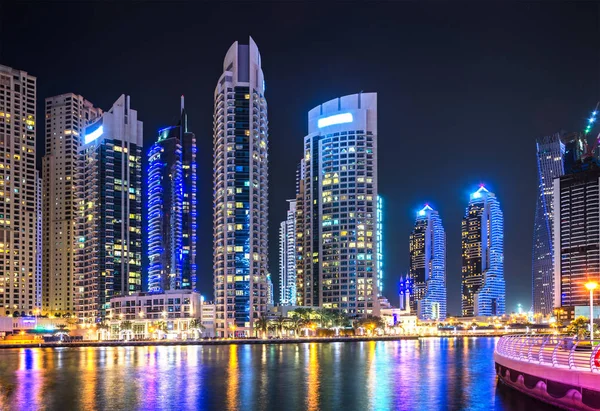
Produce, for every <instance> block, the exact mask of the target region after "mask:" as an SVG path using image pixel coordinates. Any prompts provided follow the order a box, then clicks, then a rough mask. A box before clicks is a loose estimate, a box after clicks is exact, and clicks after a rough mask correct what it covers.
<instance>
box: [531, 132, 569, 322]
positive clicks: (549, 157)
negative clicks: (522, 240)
mask: <svg viewBox="0 0 600 411" xmlns="http://www.w3.org/2000/svg"><path fill="white" fill-rule="evenodd" d="M536 146H537V166H538V179H539V182H538V187H539V188H538V197H537V202H536V208H535V221H534V227H533V264H532V267H533V309H534V312H535V313H542V314H543V315H547V314H551V313H552V309H553V308H554V305H553V303H554V281H553V278H554V265H553V259H554V253H553V241H552V229H553V219H554V203H553V197H554V183H553V180H554V179H555V178H558V177H560V176H562V175H563V173H564V160H563V156H564V154H565V145H564V144H563V143H562V142H561V138H560V134H555V135H553V136H548V137H544V138H543V139H539V140H538V141H537V142H536Z"/></svg>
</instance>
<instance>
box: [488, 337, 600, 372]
mask: <svg viewBox="0 0 600 411" xmlns="http://www.w3.org/2000/svg"><path fill="white" fill-rule="evenodd" d="M496 352H497V353H498V354H500V355H502V356H504V357H508V358H511V359H513V360H518V361H524V362H529V363H534V364H542V365H547V366H550V367H557V368H568V369H572V370H583V371H591V372H596V373H600V340H593V341H590V340H577V339H574V338H572V337H565V336H562V335H507V336H504V337H502V338H500V341H498V344H497V345H496Z"/></svg>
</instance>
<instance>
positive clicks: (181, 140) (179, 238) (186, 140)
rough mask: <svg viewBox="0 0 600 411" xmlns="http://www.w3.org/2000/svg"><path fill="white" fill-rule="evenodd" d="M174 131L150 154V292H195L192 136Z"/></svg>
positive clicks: (161, 136)
mask: <svg viewBox="0 0 600 411" xmlns="http://www.w3.org/2000/svg"><path fill="white" fill-rule="evenodd" d="M180 116H181V117H180V120H179V123H178V124H177V125H176V126H173V127H167V128H164V129H162V130H160V131H159V133H158V141H157V142H156V143H154V145H153V146H152V147H151V148H150V150H149V151H148V258H149V260H150V264H149V267H148V291H150V292H155V293H158V292H164V291H166V290H176V289H193V290H196V240H197V238H196V237H197V235H196V228H197V225H196V203H197V200H196V179H197V174H196V137H195V135H194V133H191V132H189V131H188V130H187V114H186V112H185V109H184V104H183V96H182V98H181V112H180Z"/></svg>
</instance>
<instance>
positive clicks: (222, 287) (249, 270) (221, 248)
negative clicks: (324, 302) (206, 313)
mask: <svg viewBox="0 0 600 411" xmlns="http://www.w3.org/2000/svg"><path fill="white" fill-rule="evenodd" d="M214 102H215V104H214V117H213V118H214V136H213V149H214V150H213V161H214V175H213V184H214V187H213V193H214V194H213V195H214V198H213V210H214V216H213V217H214V219H213V235H214V248H213V257H214V260H213V261H214V264H213V269H214V270H213V271H214V287H215V304H216V314H215V331H216V335H217V336H221V337H222V336H227V335H231V334H237V335H252V329H253V326H254V322H255V321H256V319H257V318H259V317H260V315H261V313H264V312H266V309H267V297H268V296H267V293H268V286H267V272H268V264H269V261H268V255H267V228H268V224H267V222H268V217H269V207H268V198H267V191H268V184H269V178H268V177H269V176H268V156H267V148H268V122H267V101H266V100H265V82H264V75H263V72H262V68H261V57H260V53H259V51H258V47H257V46H256V43H254V40H252V38H250V41H249V45H243V44H239V43H238V42H237V41H236V42H235V43H233V45H232V46H231V47H230V48H229V50H228V51H227V54H226V56H225V60H224V62H223V74H221V77H220V78H219V81H218V83H217V87H216V88H215V95H214Z"/></svg>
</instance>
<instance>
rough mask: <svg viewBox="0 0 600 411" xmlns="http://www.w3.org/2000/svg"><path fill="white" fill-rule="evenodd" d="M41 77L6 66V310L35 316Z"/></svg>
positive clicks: (0, 112)
mask: <svg viewBox="0 0 600 411" xmlns="http://www.w3.org/2000/svg"><path fill="white" fill-rule="evenodd" d="M35 104H36V78H35V77H33V76H31V75H29V74H28V73H27V72H25V71H22V70H17V69H13V68H11V67H7V66H3V65H0V153H2V155H1V156H0V198H1V201H0V290H1V291H0V307H1V308H2V310H1V311H0V313H1V314H2V315H8V314H14V313H15V312H17V313H19V314H27V315H30V314H33V312H34V311H35V310H37V309H38V308H39V306H37V305H36V299H37V295H38V291H37V290H36V284H39V281H38V280H37V278H36V275H37V274H38V271H37V261H38V257H37V247H38V242H37V220H38V218H37V217H38V216H37V213H36V212H37V210H36V208H37V207H36V197H37V195H36V191H37V189H38V184H37V180H36V176H37V175H36V169H35V164H36V160H35V153H36V144H35V131H36V127H37V122H36V120H37V118H36V110H35Z"/></svg>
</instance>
